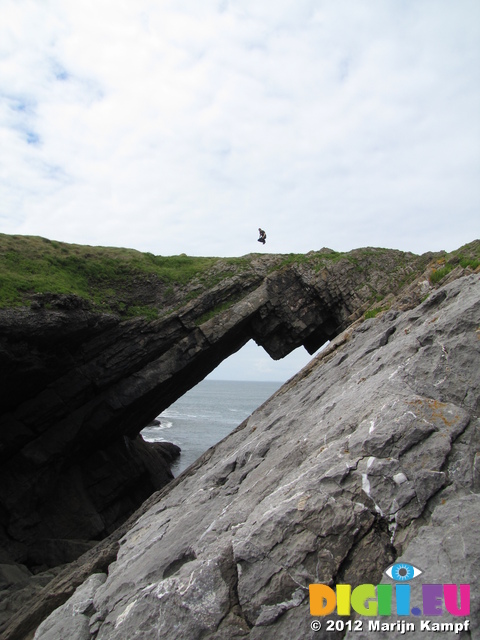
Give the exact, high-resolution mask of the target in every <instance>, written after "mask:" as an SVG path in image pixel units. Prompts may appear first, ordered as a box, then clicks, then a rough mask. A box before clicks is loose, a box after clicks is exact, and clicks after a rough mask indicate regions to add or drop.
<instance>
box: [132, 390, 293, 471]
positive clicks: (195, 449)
mask: <svg viewBox="0 0 480 640" xmlns="http://www.w3.org/2000/svg"><path fill="white" fill-rule="evenodd" d="M281 384H282V383H281V382H251V381H250V382H237V381H230V380H203V381H202V382H200V383H199V384H198V385H197V386H196V387H194V388H193V389H191V390H190V391H188V392H187V393H186V394H185V395H184V396H182V397H181V398H180V399H179V400H177V401H176V402H175V403H174V404H172V405H171V406H170V407H169V408H168V409H166V410H165V411H163V412H162V413H161V414H160V415H159V416H158V417H157V420H160V424H159V425H158V426H150V427H146V428H145V429H143V431H142V436H143V437H144V439H145V440H147V441H148V442H173V443H174V444H176V445H178V446H179V447H180V448H181V450H182V453H181V455H180V458H179V459H178V460H177V461H176V462H175V463H174V465H173V466H172V472H173V474H174V475H175V476H177V475H178V474H179V473H181V472H182V471H183V470H184V469H186V468H187V467H188V466H190V464H192V462H195V460H196V459H197V458H198V457H200V456H201V455H202V453H204V452H205V451H206V450H207V449H209V448H210V447H211V446H213V445H214V444H216V443H217V442H219V441H220V440H221V439H222V438H224V437H225V436H227V435H228V434H229V433H230V432H232V431H233V430H234V429H235V427H237V426H238V425H239V424H240V423H242V422H243V421H244V420H245V418H248V416H249V415H250V414H251V413H253V411H254V410H255V409H257V408H258V407H259V406H260V405H261V404H263V402H265V400H267V399H268V398H269V397H270V396H271V395H273V394H274V393H275V391H277V389H279V388H280V386H281Z"/></svg>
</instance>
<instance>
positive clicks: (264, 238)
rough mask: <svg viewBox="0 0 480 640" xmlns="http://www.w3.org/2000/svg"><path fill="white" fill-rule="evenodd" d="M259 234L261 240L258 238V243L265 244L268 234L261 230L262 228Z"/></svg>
mask: <svg viewBox="0 0 480 640" xmlns="http://www.w3.org/2000/svg"><path fill="white" fill-rule="evenodd" d="M258 233H259V236H260V237H259V238H258V242H261V243H262V244H265V242H266V241H267V234H266V233H265V231H264V230H263V229H260V227H259V228H258Z"/></svg>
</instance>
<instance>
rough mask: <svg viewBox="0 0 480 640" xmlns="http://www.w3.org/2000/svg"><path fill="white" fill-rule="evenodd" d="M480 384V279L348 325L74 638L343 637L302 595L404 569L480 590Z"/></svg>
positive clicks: (167, 516) (207, 462)
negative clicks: (315, 586)
mask: <svg viewBox="0 0 480 640" xmlns="http://www.w3.org/2000/svg"><path fill="white" fill-rule="evenodd" d="M479 383H480V277H479V276H478V275H472V276H469V277H464V278H461V279H459V280H456V281H454V282H453V283H451V284H449V285H447V286H446V287H444V288H442V289H441V290H440V291H438V292H437V293H435V294H434V295H433V296H432V297H431V298H428V299H427V300H426V301H425V302H423V303H422V304H421V305H420V306H418V307H416V308H414V309H412V310H410V311H406V312H400V311H395V310H393V309H392V310H390V311H389V312H387V313H384V314H383V315H381V316H377V318H375V319H371V320H368V321H366V322H364V323H363V324H360V325H357V326H355V325H354V326H353V327H352V328H350V329H347V330H346V331H345V332H344V333H343V334H341V335H340V336H339V337H338V338H337V339H336V340H334V341H333V342H332V343H331V344H330V345H329V347H328V348H327V349H326V350H325V351H324V352H322V353H321V354H320V355H319V356H317V358H316V359H314V360H313V361H312V363H310V365H308V366H307V367H306V368H305V369H304V370H303V371H302V372H300V374H298V375H297V376H296V377H295V378H293V379H292V380H290V381H289V382H288V383H286V384H285V385H284V386H283V387H282V388H281V389H280V390H279V391H278V392H277V393H276V394H275V395H274V396H273V397H272V398H271V399H270V400H269V401H268V402H266V403H265V404H264V405H263V406H262V407H260V408H259V409H258V410H257V411H256V412H255V413H253V414H252V415H251V416H250V418H248V419H247V420H246V421H245V422H243V423H242V424H241V425H240V426H239V427H238V428H237V429H236V430H235V431H234V432H233V433H232V434H231V435H229V436H228V437H227V438H226V439H224V440H223V441H222V442H221V443H219V444H218V445H216V446H215V447H214V449H213V450H210V451H209V452H207V453H206V454H205V455H204V456H203V460H202V461H201V462H202V463H201V464H198V463H197V464H196V465H194V466H193V467H192V468H191V469H189V470H186V471H185V472H184V474H182V476H181V477H180V478H179V479H177V481H175V482H174V483H173V484H172V485H171V488H169V489H167V490H166V491H165V492H164V494H163V496H164V497H163V499H162V500H161V501H159V502H158V503H157V504H154V505H153V506H152V508H150V510H149V511H147V512H146V513H145V514H144V515H143V516H142V517H141V518H140V519H139V520H138V521H137V522H136V524H135V525H134V526H133V527H132V528H131V529H130V530H129V531H128V533H127V534H126V535H125V536H124V537H123V539H122V540H121V544H120V548H119V552H118V556H117V559H116V561H115V562H114V563H113V564H111V565H110V567H109V570H108V577H107V578H106V580H105V581H104V582H102V581H101V580H98V581H97V582H96V583H95V589H94V593H91V589H90V587H91V584H90V583H89V585H88V589H90V590H89V606H88V607H84V608H82V611H81V616H82V620H81V622H82V634H83V635H79V636H78V638H81V639H83V638H84V639H85V640H90V639H92V640H93V639H94V640H124V639H125V638H135V639H138V640H152V639H156V638H169V639H176V638H178V639H182V640H190V639H191V640H194V639H197V638H212V639H216V640H217V639H218V640H220V639H225V640H227V639H232V638H249V639H251V640H257V639H260V638H261V639H262V640H269V639H270V638H272V639H273V638H275V640H292V639H293V638H310V637H312V638H331V639H332V638H340V637H345V632H340V631H339V632H330V633H329V632H327V631H326V630H325V628H323V629H322V630H321V631H320V632H318V633H314V632H313V631H311V629H310V622H311V619H312V617H311V616H310V612H309V598H308V585H309V584H310V583H315V582H323V583H327V584H330V585H335V584H339V583H348V584H351V585H353V586H356V585H358V584H362V583H372V584H378V583H379V582H380V581H382V580H384V581H385V582H388V581H389V579H388V578H386V577H384V575H383V572H384V570H385V569H386V568H387V567H388V566H389V565H390V564H392V563H393V562H394V561H395V560H398V559H401V560H403V561H405V562H409V563H410V564H413V565H416V566H418V567H420V568H421V569H422V571H423V576H422V578H421V580H422V581H423V582H426V583H427V582H431V583H442V584H443V583H446V582H450V583H454V584H460V583H469V584H472V585H475V584H476V585H477V586H478V576H479V572H480V542H479V536H478V522H479V516H480V501H479V496H478V491H479V487H480V477H479V462H478V460H479V454H478V435H479V433H478V432H479V403H480V398H479V386H480V384H479ZM390 583H391V581H390ZM84 588H85V587H84ZM412 588H413V583H412ZM88 589H87V590H88ZM69 602H70V601H69ZM412 604H416V603H413V602H412ZM74 615H75V608H74V607H73V606H72V603H71V602H70V604H69V603H67V605H64V607H63V608H61V609H58V610H57V611H55V612H54V613H53V614H52V616H51V617H50V618H49V619H48V624H49V625H50V627H49V628H51V625H52V624H59V621H58V619H60V621H61V622H62V624H64V625H67V623H68V619H69V618H70V619H71V618H72V617H73V616H74ZM86 616H87V617H88V616H89V617H88V624H86V622H85V617H86ZM330 617H331V618H334V616H333V614H332V616H330ZM469 617H470V621H471V627H472V628H473V629H477V630H478V629H480V604H479V602H478V590H477V591H476V590H475V588H472V594H471V613H470V616H469ZM55 619H56V622H55ZM363 619H364V620H365V618H363ZM391 619H392V620H394V619H395V617H394V616H392V618H391ZM449 619H451V616H449V614H446V615H445V616H443V617H442V621H448V620H449ZM430 636H431V637H434V636H435V633H433V632H432V633H431V634H429V633H428V632H425V633H422V635H421V637H422V638H429V637H430ZM75 637H77V636H75ZM347 637H350V636H347ZM351 637H352V638H353V637H355V638H359V637H365V638H368V637H371V636H369V635H368V633H367V634H364V635H361V634H358V633H351ZM375 637H376V638H380V637H388V638H395V637H397V636H396V635H395V632H389V633H385V634H382V633H381V632H379V633H376V634H375ZM399 637H400V634H399ZM462 637H469V635H466V636H462ZM471 637H475V635H472V636H471ZM477 637H478V636H477ZM49 638H50V636H49V635H48V631H44V630H43V628H42V627H40V628H39V629H38V630H37V633H36V635H35V640H47V639H49Z"/></svg>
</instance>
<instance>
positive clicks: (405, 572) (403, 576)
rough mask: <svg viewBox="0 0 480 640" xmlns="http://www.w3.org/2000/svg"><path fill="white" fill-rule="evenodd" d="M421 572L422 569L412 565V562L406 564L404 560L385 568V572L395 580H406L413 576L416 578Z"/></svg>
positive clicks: (411, 578)
mask: <svg viewBox="0 0 480 640" xmlns="http://www.w3.org/2000/svg"><path fill="white" fill-rule="evenodd" d="M422 573H423V571H422V570H421V569H417V567H414V566H413V565H412V564H407V563H406V562H397V563H396V564H392V565H391V566H390V567H388V569H386V570H385V574H386V575H387V576H388V577H389V578H392V580H396V581H397V582H408V581H409V580H413V578H417V577H418V576H419V575H421V574H422Z"/></svg>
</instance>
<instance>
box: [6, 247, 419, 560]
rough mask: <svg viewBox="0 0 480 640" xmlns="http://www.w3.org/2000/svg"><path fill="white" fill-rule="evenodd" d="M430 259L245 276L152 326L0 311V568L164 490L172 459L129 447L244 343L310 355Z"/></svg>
mask: <svg viewBox="0 0 480 640" xmlns="http://www.w3.org/2000/svg"><path fill="white" fill-rule="evenodd" d="M428 257H429V256H423V257H417V256H413V255H411V254H404V253H401V252H398V251H386V250H373V249H372V250H368V251H366V250H365V251H363V252H357V253H355V252H353V253H352V254H351V255H350V256H349V257H348V258H343V259H342V260H340V261H339V262H332V264H331V265H330V266H329V267H328V268H323V269H322V270H320V271H316V270H315V269H314V268H313V267H312V266H308V264H304V265H300V266H294V267H285V268H283V269H281V270H278V271H275V272H273V273H272V274H270V275H266V271H267V269H266V268H264V267H261V268H260V267H258V265H257V266H255V267H252V269H251V270H250V271H246V272H242V273H238V274H237V275H235V276H233V277H230V278H227V279H225V280H223V281H222V282H220V283H219V284H218V285H217V286H216V287H215V288H213V289H212V290H210V291H206V292H204V293H203V295H200V296H199V297H197V298H196V299H195V300H194V301H191V302H189V303H183V304H182V303H181V300H180V301H179V300H178V299H177V301H176V302H177V309H176V310H173V309H166V310H164V311H165V315H164V317H163V318H162V319H159V320H156V321H153V322H148V321H146V320H144V319H141V318H137V319H133V320H128V321H120V320H119V318H118V317H115V316H111V315H102V314H98V313H94V312H93V311H92V310H91V309H90V308H89V307H88V306H87V305H86V304H85V303H84V302H83V301H82V300H80V299H78V298H75V297H74V296H53V295H51V296H49V297H48V300H47V302H48V303H49V304H48V308H47V307H46V306H45V305H44V304H43V302H44V301H43V302H42V301H40V302H39V301H38V300H37V301H36V302H35V304H34V305H32V308H31V309H21V310H6V311H5V310H2V311H0V371H1V374H0V375H1V379H0V386H1V388H2V406H1V408H2V413H1V416H0V547H1V548H3V553H4V554H5V553H6V554H7V561H9V562H10V561H12V560H14V561H16V562H21V563H25V564H27V565H29V566H38V565H45V564H46V565H48V566H52V565H55V564H59V563H61V562H63V561H67V560H68V561H70V560H71V559H72V557H74V556H75V553H76V552H75V545H77V555H78V553H80V552H81V551H83V550H84V548H85V543H86V542H88V541H91V540H100V539H102V538H104V537H105V536H106V535H108V534H109V533H110V532H111V531H113V530H114V529H115V528H116V527H117V526H118V525H119V524H120V523H121V522H123V521H124V520H125V519H126V518H127V517H128V516H129V515H130V514H131V513H132V512H133V511H134V510H135V509H136V508H137V507H138V505H139V504H141V503H142V502H143V500H145V499H146V498H147V497H148V495H150V494H151V493H152V492H153V491H154V490H156V489H159V488H160V487H162V486H163V485H164V484H165V483H166V482H168V481H169V480H170V479H171V474H170V472H169V461H170V460H171V457H172V456H174V455H175V453H178V452H175V451H174V450H172V448H170V449H168V450H166V449H165V447H163V448H162V447H159V446H157V447H152V446H149V445H147V444H146V443H144V442H143V441H142V439H141V437H139V435H138V434H139V432H140V430H141V429H142V428H143V427H144V426H145V425H147V424H148V423H149V422H150V421H151V420H152V419H153V418H154V417H155V416H157V415H158V414H159V413H160V412H161V411H162V410H163V409H165V408H166V407H168V406H170V405H171V404H172V403H173V402H174V401H175V400H176V399H177V398H179V397H180V396H181V395H183V394H184V393H185V392H186V391H187V390H188V389H190V388H191V387H193V386H194V385H195V384H196V383H198V382H199V381H200V380H202V379H203V378H204V377H205V376H206V375H207V374H208V373H209V372H211V371H212V370H213V369H215V367H216V366H217V365H218V364H219V363H220V362H221V361H222V360H224V359H225V358H227V357H228V356H229V355H231V354H232V353H234V352H235V351H237V350H238V349H240V348H241V347H242V346H243V345H244V344H245V343H246V342H247V341H248V340H250V339H253V340H255V341H256V342H257V343H258V344H259V345H261V346H263V347H264V348H265V350H266V351H267V352H268V353H269V354H270V355H271V357H272V358H274V359H278V358H281V357H283V356H285V355H286V354H287V353H289V352H290V351H291V350H292V349H294V348H296V347H298V346H300V345H303V346H305V348H306V349H307V350H308V351H309V352H310V353H313V352H314V351H315V350H316V349H317V348H318V347H320V346H321V345H322V344H323V343H324V342H325V341H327V340H330V339H332V338H334V337H335V336H336V335H337V334H338V333H339V332H341V331H342V330H343V329H345V328H346V327H347V326H348V325H349V324H350V323H351V322H352V321H353V320H354V319H355V318H357V317H358V316H359V315H361V314H362V313H363V311H364V310H365V309H366V308H367V307H368V306H369V305H370V304H371V302H372V299H373V298H374V297H375V296H377V297H379V298H381V297H382V296H384V295H386V294H388V293H392V292H396V291H397V290H398V288H399V287H400V283H401V282H402V281H405V279H408V278H409V277H410V278H411V277H413V276H414V275H416V274H418V273H420V272H421V271H422V269H423V267H424V265H425V263H426V262H427V261H428ZM430 257H431V256H430ZM189 293H190V292H189V291H188V290H186V291H185V292H184V299H185V300H188V298H189ZM225 306H228V308H227V309H226V310H224V311H218V312H216V311H215V310H216V309H218V308H224V307H225ZM209 313H210V314H211V318H210V319H207V320H204V318H206V317H207V315H206V314H209ZM65 541H69V542H68V544H67V543H66V542H65ZM53 548H55V552H53V551H52V549H53ZM62 549H64V550H65V551H64V552H62V551H61V550H62ZM62 553H63V555H62Z"/></svg>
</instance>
